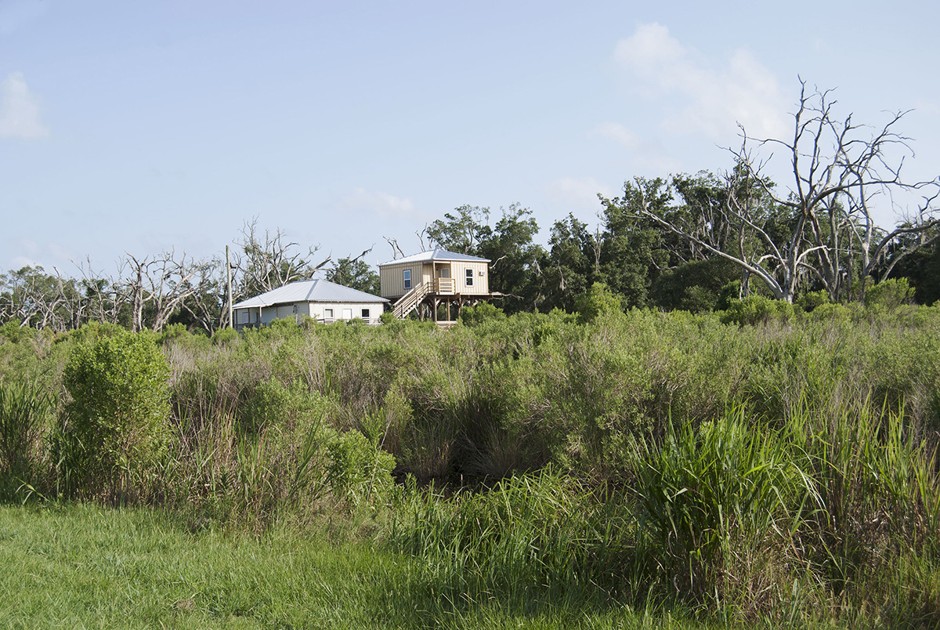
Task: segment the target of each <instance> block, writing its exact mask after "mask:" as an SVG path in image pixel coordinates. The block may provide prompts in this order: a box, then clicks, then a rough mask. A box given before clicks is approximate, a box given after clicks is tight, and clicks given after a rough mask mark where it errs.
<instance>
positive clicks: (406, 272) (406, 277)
mask: <svg viewBox="0 0 940 630" xmlns="http://www.w3.org/2000/svg"><path fill="white" fill-rule="evenodd" d="M402 278H403V279H404V281H405V288H406V289H410V288H411V269H405V270H404V271H403V272H402Z"/></svg>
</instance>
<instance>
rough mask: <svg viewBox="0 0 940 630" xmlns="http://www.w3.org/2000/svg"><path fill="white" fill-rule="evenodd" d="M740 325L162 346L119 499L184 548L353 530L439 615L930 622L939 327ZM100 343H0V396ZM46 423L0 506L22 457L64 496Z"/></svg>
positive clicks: (848, 318)
mask: <svg viewBox="0 0 940 630" xmlns="http://www.w3.org/2000/svg"><path fill="white" fill-rule="evenodd" d="M742 322H743V320H742ZM742 322H737V321H736V322H734V323H722V321H721V318H720V316H718V315H715V314H701V315H691V314H688V313H668V314H665V313H655V312H648V311H631V312H628V313H620V312H600V313H597V314H596V316H595V317H594V318H593V319H591V320H590V321H586V322H581V321H578V320H577V319H576V318H574V317H572V316H569V315H565V314H563V313H557V312H556V313H552V314H549V315H531V314H520V315H516V316H512V317H506V318H500V317H486V318H481V319H479V320H473V321H472V322H470V323H471V324H472V325H467V326H461V325H458V326H456V327H454V328H452V329H450V330H438V329H436V328H435V327H433V326H431V325H427V324H422V323H418V322H407V321H405V322H394V323H392V324H390V325H387V326H383V327H377V328H373V327H367V326H343V325H336V326H323V325H309V326H303V327H298V326H294V325H283V324H279V325H277V326H273V327H270V328H266V329H261V330H255V331H249V332H246V333H245V334H242V335H238V334H230V333H226V334H221V335H217V336H216V337H215V338H212V339H210V338H205V337H199V336H195V335H185V334H180V333H179V331H177V333H176V334H174V335H171V336H169V335H168V336H166V337H165V338H163V339H161V340H160V346H159V348H160V351H161V352H162V354H163V356H164V357H165V359H166V365H167V367H168V372H169V376H168V377H167V378H165V386H166V388H167V389H166V394H167V398H168V400H169V407H168V412H167V413H166V414H165V416H164V417H163V421H162V424H161V425H160V430H161V432H160V435H162V436H165V437H166V439H165V440H163V441H162V442H161V443H162V444H165V449H162V450H160V451H159V456H158V457H157V456H155V457H154V461H153V462H151V465H150V468H151V469H152V470H151V474H150V475H149V476H148V477H147V478H146V479H143V478H128V481H127V483H130V484H131V485H132V486H134V487H131V488H129V489H126V490H129V491H127V492H124V493H123V494H122V496H124V497H126V498H127V500H128V501H130V502H135V501H136V502H145V503H150V504H152V505H158V506H164V507H166V508H168V509H170V510H173V511H175V512H178V513H180V514H183V515H184V516H185V518H186V520H187V521H188V522H189V524H190V525H191V526H192V527H194V528H202V527H204V526H206V525H214V524H226V525H233V526H235V527H238V528H246V529H249V530H252V531H257V532H262V531H265V530H267V529H268V528H270V527H271V526H272V524H274V523H277V522H278V521H280V520H292V521H297V522H300V523H304V524H319V525H323V524H324V523H327V524H328V526H330V527H334V528H335V529H338V530H342V529H345V530H347V531H353V530H354V529H356V528H354V527H352V525H351V524H352V523H353V522H356V523H357V527H360V526H361V527H362V529H361V530H357V531H360V533H362V532H368V533H369V535H373V536H374V537H375V540H377V541H380V542H381V541H385V542H386V543H387V544H389V545H390V546H391V547H392V548H394V549H397V550H400V551H405V552H407V553H409V554H413V555H415V556H416V557H417V558H418V559H419V561H420V562H419V564H420V565H421V566H422V567H423V568H422V569H421V575H420V576H419V577H420V581H422V583H423V584H425V586H426V587H427V588H429V589H432V590H435V589H436V590H435V592H438V593H440V594H441V596H442V597H444V598H445V599H446V600H447V601H451V602H453V603H454V605H455V606H456V605H457V602H464V603H466V602H469V601H474V602H481V601H493V600H495V599H499V598H500V597H510V598H512V599H513V600H514V601H516V602H518V603H520V605H522V603H524V602H526V601H534V600H535V599H539V598H541V597H547V598H548V599H552V598H556V597H557V598H564V597H567V596H571V594H572V593H576V595H573V597H575V599H579V598H582V599H585V600H588V599H589V600H591V601H614V602H620V603H624V604H628V605H630V606H633V607H638V608H640V609H643V610H659V609H662V607H667V609H669V608H671V607H679V608H680V609H683V610H686V609H691V610H694V611H698V612H699V613H700V614H702V615H703V617H704V618H706V619H713V618H714V617H713V615H715V614H718V615H727V617H722V618H727V619H743V620H747V621H748V622H750V623H759V622H764V623H766V624H769V625H779V624H791V625H792V624H799V623H821V624H823V625H825V624H829V623H830V622H834V623H837V624H838V623H842V622H843V621H844V620H854V621H855V622H859V623H861V625H872V622H873V620H874V621H877V623H876V624H875V625H877V624H881V625H884V626H892V625H901V626H904V625H907V626H912V625H913V626H918V625H920V626H928V627H929V626H930V625H931V624H932V625H934V626H938V625H940V616H938V615H940V612H938V610H937V606H936V605H934V603H935V601H936V598H933V597H932V596H933V594H936V593H937V592H938V586H937V585H938V583H940V577H938V575H940V573H938V572H940V542H938V540H940V489H938V483H940V481H938V479H940V476H938V461H937V454H936V449H937V446H938V442H940V308H923V307H921V308H909V307H898V308H896V309H895V310H893V311H890V312H887V311H884V310H883V309H882V310H878V309H874V308H871V309H864V308H861V307H859V308H854V307H853V308H846V307H842V306H839V305H822V306H819V307H817V308H816V309H814V310H813V311H812V312H810V313H801V312H799V311H794V313H793V314H792V317H791V316H789V315H788V316H787V317H786V318H769V319H768V318H761V319H760V321H759V322H758V323H757V324H755V325H749V324H746V323H742ZM105 332H107V331H105ZM112 333H114V331H111V333H109V334H112ZM98 336H101V331H97V330H89V331H87V332H83V331H78V333H75V334H70V335H64V336H62V337H59V338H55V339H54V340H48V339H45V338H44V339H43V340H42V341H41V343H40V342H37V343H34V342H33V341H30V338H29V337H28V333H23V334H20V335H18V336H17V338H16V340H14V341H2V344H0V375H2V376H3V381H2V387H0V389H4V388H6V389H8V390H9V388H11V387H13V384H15V383H18V382H20V380H21V379H19V378H18V377H17V376H16V374H24V375H37V374H38V375H43V376H42V378H43V379H44V380H42V381H41V382H43V383H44V386H43V387H44V389H41V390H34V393H35V392H37V391H48V392H50V395H51V393H54V392H58V391H61V390H62V389H63V377H62V374H63V373H65V374H66V375H68V374H70V371H69V369H67V368H68V365H69V361H70V358H69V357H70V356H75V355H79V354H81V352H84V351H83V350H78V348H82V347H87V345H88V344H89V343H91V342H92V341H93V340H94V339H95V338H97V337H98ZM153 342H154V340H153V339H151V341H150V343H153ZM14 365H15V369H13V368H12V367H10V366H14ZM88 377H89V379H91V375H88ZM22 380H23V381H25V380H27V379H25V378H24V379H22ZM66 380H68V379H66ZM89 382H91V381H89ZM10 391H12V390H10ZM14 397H15V395H14ZM118 398H119V397H118ZM113 403H114V401H113V400H112V401H110V402H109V404H112V405H113ZM11 408H12V407H11ZM74 408H75V403H74V397H73V399H72V400H70V399H68V397H66V399H65V401H64V404H63V405H61V406H60V407H59V408H58V409H59V411H60V414H61V411H62V410H70V409H74ZM106 409H109V407H108V406H107V405H96V404H91V403H89V404H86V405H85V407H84V408H83V412H86V415H87V417H88V418H95V417H96V416H95V414H99V415H100V414H101V412H102V410H106ZM54 410H55V409H53V408H52V407H50V408H49V409H48V410H47V411H45V412H43V413H45V418H46V420H41V421H36V422H37V423H38V424H36V423H34V424H29V423H27V424H23V423H22V422H20V421H17V422H15V423H14V424H12V425H10V426H13V427H14V429H9V430H8V429H3V430H4V431H5V432H6V434H9V435H10V436H13V438H15V439H19V440H21V442H22V440H23V439H25V441H26V442H27V443H29V444H31V445H32V446H31V448H32V450H29V449H26V450H23V449H21V448H19V447H18V446H15V444H19V443H21V442H16V441H15V440H13V441H10V442H9V444H11V445H14V446H9V447H8V446H4V445H0V449H4V450H3V451H2V452H0V465H3V466H4V468H3V469H0V473H2V482H3V484H6V485H5V486H4V487H12V486H13V485H17V484H19V483H21V482H16V481H14V480H15V479H19V478H22V477H23V475H18V476H17V475H14V474H13V473H12V472H11V470H12V468H11V467H20V468H22V466H23V465H24V464H22V463H16V462H19V461H20V460H16V458H17V457H20V456H21V455H20V453H27V455H26V457H27V459H28V461H29V462H30V464H29V466H31V468H30V473H29V478H30V479H32V480H33V481H31V482H30V483H31V484H32V487H33V488H35V492H36V493H39V494H45V495H47V496H53V495H54V494H55V488H54V484H55V479H56V475H55V470H56V468H55V464H56V462H57V461H58V460H57V458H56V457H55V444H56V442H55V440H54V439H52V440H47V439H46V438H44V437H43V431H42V430H40V429H41V427H43V426H49V424H50V423H51V420H52V417H53V416H54V415H55V414H54V413H53V412H54ZM8 415H10V414H8ZM40 415H42V414H40ZM10 417H12V415H10ZM122 417H123V418H124V419H125V420H126V421H127V422H128V423H129V424H127V426H133V423H132V420H133V418H131V417H130V416H126V417H125V416H122ZM68 419H69V418H68V416H67V415H60V416H59V419H58V423H59V425H61V424H62V423H63V422H66V421H68ZM53 424H54V423H53ZM4 426H6V425H4ZM17 427H18V428H17ZM29 427H34V428H37V427H38V428H39V429H36V430H34V429H30V428H29ZM16 431H20V432H21V433H16ZM164 431H165V433H164ZM17 436H25V438H23V437H17ZM4 444H6V442H5V443H4ZM127 452H128V453H132V452H133V450H128V451H127ZM14 460H15V461H14ZM11 462H12V463H11ZM396 481H397V483H396ZM122 483H123V482H122ZM134 484H137V485H136V486H135V485H134ZM84 496H89V497H91V498H95V497H96V496H97V497H99V498H100V497H101V496H102V495H101V493H99V494H97V495H96V494H94V493H90V492H89V493H86V494H85V495H84ZM888 593H893V594H894V595H895V596H893V597H889V596H888V595H887V594H888ZM897 602H907V604H906V605H900V604H898V603H897ZM866 622H867V623H866Z"/></svg>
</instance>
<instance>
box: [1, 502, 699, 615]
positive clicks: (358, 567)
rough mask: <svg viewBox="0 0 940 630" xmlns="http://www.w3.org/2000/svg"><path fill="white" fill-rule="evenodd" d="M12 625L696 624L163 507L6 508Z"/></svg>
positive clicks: (5, 604)
mask: <svg viewBox="0 0 940 630" xmlns="http://www.w3.org/2000/svg"><path fill="white" fill-rule="evenodd" d="M0 567H2V570H0V627H3V628H8V627H22V628H36V627H63V628H80V627H86V628H95V627H108V628H155V627H156V628H159V627H174V628H223V627H224V628H285V627H294V628H357V629H366V628H421V627H467V628H470V627H527V628H550V627H558V628H567V627H597V628H621V627H649V626H655V627H685V626H686V625H687V624H686V623H683V622H681V621H676V620H674V619H673V618H672V617H671V616H670V615H669V614H668V613H667V614H665V616H661V615H656V617H655V618H652V617H650V616H647V615H644V614H639V613H634V612H631V611H630V610H629V609H623V608H619V607H616V606H615V607H613V608H606V609H604V610H598V609H597V608H594V609H588V610H583V609H580V608H579V606H578V603H577V602H571V601H569V602H560V605H558V606H555V605H553V604H552V603H551V602H533V603H532V606H527V605H523V606H518V605H512V606H507V605H506V604H505V603H501V602H499V601H490V602H482V603H481V602H478V603H472V604H471V603H466V602H450V601H442V600H441V599H440V598H439V597H438V596H437V595H436V594H435V592H434V588H433V586H432V585H427V584H424V583H423V582H422V580H421V577H420V575H421V572H420V570H419V567H418V565H417V563H416V561H415V560H413V559H411V558H407V557H404V556H400V555H396V554H393V553H388V552H381V551H377V550H375V549H373V548H371V546H370V545H369V544H365V543H359V544H344V545H341V546H332V545H331V544H330V543H329V542H328V541H326V540H323V539H317V538H315V537H313V536H312V535H299V534H298V533H296V531H294V532H291V531H289V530H286V529H285V530H283V531H278V530H275V531H273V532H270V533H267V534H265V535H264V536H262V537H260V538H256V537H253V536H249V535H247V534H233V533H230V532H228V533H223V532H213V531H201V532H198V533H195V534H193V533H190V532H188V531H186V530H185V528H183V527H181V526H180V525H179V524H177V523H175V522H173V521H172V520H171V519H170V518H168V517H166V516H164V515H163V514H161V513H159V512H155V511H151V510H144V509H128V510H117V509H113V510H112V509H104V508H100V507H96V506H90V505H85V506H81V505H78V506H76V505H71V506H55V507H48V508H41V509H35V508H18V507H0Z"/></svg>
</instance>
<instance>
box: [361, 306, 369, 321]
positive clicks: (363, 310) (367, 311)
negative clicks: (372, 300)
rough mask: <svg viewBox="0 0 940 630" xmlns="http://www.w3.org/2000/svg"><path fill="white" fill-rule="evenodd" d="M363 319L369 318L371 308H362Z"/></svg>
mask: <svg viewBox="0 0 940 630" xmlns="http://www.w3.org/2000/svg"><path fill="white" fill-rule="evenodd" d="M362 319H369V309H367V308H364V309H362Z"/></svg>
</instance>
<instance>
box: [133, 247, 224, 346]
mask: <svg viewBox="0 0 940 630" xmlns="http://www.w3.org/2000/svg"><path fill="white" fill-rule="evenodd" d="M208 264H209V263H205V262H198V261H194V260H192V259H190V258H188V257H187V256H186V254H185V253H184V254H182V255H180V256H179V257H177V256H176V253H175V252H174V251H172V250H171V251H168V252H164V253H163V254H160V255H158V256H153V257H149V256H148V257H144V258H137V257H136V256H134V255H132V254H127V255H126V258H125V260H124V264H123V265H122V269H126V270H127V273H126V276H125V277H124V278H123V279H122V281H121V282H120V283H119V284H120V286H121V287H122V289H123V290H122V291H121V293H122V295H123V297H124V300H125V301H126V302H127V303H129V304H130V306H131V329H132V330H134V331H140V330H143V329H144V328H151V329H153V330H157V331H160V330H163V329H164V328H165V327H166V325H167V324H168V323H169V320H170V318H171V317H172V316H173V314H174V313H176V312H177V311H178V310H179V309H180V307H181V306H182V304H183V303H184V301H185V300H187V299H188V298H190V297H191V296H192V295H194V294H195V293H197V292H199V291H200V290H201V289H203V288H204V287H203V286H201V285H200V283H199V282H198V281H195V282H194V280H197V279H200V278H201V279H203V280H205V279H206V278H207V276H206V274H205V273H204V272H205V271H206V268H207V265H208Z"/></svg>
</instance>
